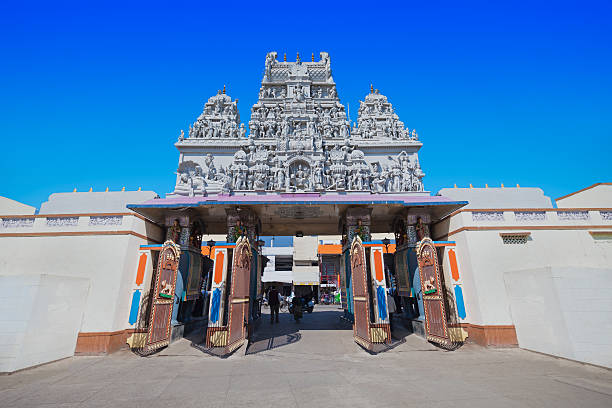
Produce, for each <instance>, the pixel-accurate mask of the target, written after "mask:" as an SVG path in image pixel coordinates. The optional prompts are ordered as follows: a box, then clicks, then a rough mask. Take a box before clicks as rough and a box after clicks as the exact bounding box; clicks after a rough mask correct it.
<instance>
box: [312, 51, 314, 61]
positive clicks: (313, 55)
mask: <svg viewBox="0 0 612 408" xmlns="http://www.w3.org/2000/svg"><path fill="white" fill-rule="evenodd" d="M312 62H314V52H313V53H312Z"/></svg>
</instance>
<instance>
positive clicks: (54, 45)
mask: <svg viewBox="0 0 612 408" xmlns="http://www.w3.org/2000/svg"><path fill="white" fill-rule="evenodd" d="M245 4H250V6H247V5H244V6H243V5H241V4H240V3H239V2H224V1H214V2H213V1H211V2H205V1H201V2H193V3H184V2H163V3H157V2H152V1H147V2H143V3H140V4H136V3H135V2H119V3H115V4H112V3H111V2H96V3H94V2H83V1H82V2H78V3H77V2H75V3H65V2H41V3H36V2H4V3H3V5H2V6H0V7H1V8H0V58H1V63H0V96H1V97H0V136H1V138H2V160H1V161H0V171H1V174H2V176H1V179H0V195H3V196H7V197H10V198H13V199H16V200H19V201H22V202H25V203H27V204H30V205H34V206H37V207H38V206H40V203H41V202H42V201H45V200H46V198H47V197H48V195H49V194H50V193H53V192H60V191H72V189H73V188H75V187H76V188H77V189H78V190H87V189H89V187H93V188H94V190H97V191H101V190H104V189H105V188H106V187H107V186H108V187H110V189H111V190H119V189H121V187H122V186H125V187H126V188H128V189H136V188H138V187H139V186H141V187H142V188H143V189H148V190H154V191H156V192H158V193H159V194H160V195H162V196H163V195H164V194H165V193H166V192H169V191H171V189H172V188H173V183H174V180H175V179H174V175H173V172H174V171H175V169H176V166H177V161H178V152H177V151H176V149H175V148H174V146H173V143H174V142H175V141H176V139H177V136H178V134H179V131H180V129H187V128H188V126H189V123H191V122H193V121H194V120H195V118H196V117H197V116H198V114H199V113H200V112H201V110H202V107H203V104H204V102H205V101H206V99H207V98H208V97H209V96H211V95H213V94H214V93H215V92H216V90H217V89H220V88H221V87H222V86H223V84H226V85H227V89H228V93H229V94H230V95H231V96H232V97H234V98H239V99H240V102H239V104H238V106H239V109H240V113H241V116H242V120H243V121H245V122H246V121H248V118H249V116H250V107H251V105H252V104H253V103H254V102H255V100H256V98H257V92H258V88H259V85H260V81H261V76H262V72H263V65H264V59H265V54H266V52H268V51H272V50H274V51H277V52H279V55H282V54H283V53H285V52H286V53H287V56H288V59H289V60H294V58H295V54H296V52H300V54H301V55H302V56H303V58H304V59H308V58H310V54H311V53H312V52H314V53H315V55H317V56H318V52H319V51H328V52H329V53H330V55H331V59H332V69H333V74H334V79H335V80H336V82H337V84H338V90H339V95H340V97H341V99H342V102H343V103H344V104H345V105H346V104H350V107H351V116H352V119H353V120H354V119H355V118H356V109H355V108H356V107H357V106H358V100H359V99H363V97H364V96H365V94H366V93H367V92H368V90H369V85H370V82H373V83H374V86H375V87H376V88H379V89H380V90H381V92H382V93H384V94H385V95H387V96H388V97H389V99H390V101H391V102H392V103H393V104H394V106H395V108H396V111H397V112H398V114H399V115H400V118H401V119H402V120H403V121H404V122H405V123H406V125H407V126H409V127H410V128H413V127H414V128H416V129H417V131H418V132H419V136H420V138H421V140H422V141H423V142H424V147H423V148H422V149H421V153H420V160H421V164H422V166H423V168H424V170H425V172H426V173H427V176H426V178H425V186H426V188H427V189H429V190H431V191H432V192H434V193H435V192H436V191H438V189H440V188H442V187H447V186H448V187H450V186H452V185H453V183H457V185H459V186H467V185H468V184H469V183H473V184H474V186H484V184H485V183H488V184H489V185H490V186H495V185H499V184H500V183H504V184H506V185H515V184H516V183H520V184H521V186H538V187H542V188H543V189H544V191H545V193H546V194H547V195H550V196H551V197H553V198H555V197H558V196H561V195H564V194H567V193H569V192H572V191H575V190H578V189H580V188H583V187H585V186H588V185H591V184H593V183H595V182H601V181H608V182H609V181H612V171H611V170H612V159H611V153H612V141H611V140H612V98H611V95H612V41H611V40H612V35H611V34H612V29H611V24H610V21H611V17H612V8H611V6H610V4H612V3H611V2H609V1H608V2H599V3H596V2H588V1H580V2H578V1H576V2H564V1H555V2H533V1H530V2H524V3H517V2H496V1H486V2H456V1H453V2H440V1H427V2H423V1H420V2H397V3H392V2H384V1H378V2H376V1H375V2H367V3H359V2H350V3H347V4H345V5H337V4H336V3H335V2H332V1H326V2H316V1H308V2H299V1H297V2H296V1H283V2H279V3H274V2H272V1H265V2H248V3H245ZM219 5H220V6H219Z"/></svg>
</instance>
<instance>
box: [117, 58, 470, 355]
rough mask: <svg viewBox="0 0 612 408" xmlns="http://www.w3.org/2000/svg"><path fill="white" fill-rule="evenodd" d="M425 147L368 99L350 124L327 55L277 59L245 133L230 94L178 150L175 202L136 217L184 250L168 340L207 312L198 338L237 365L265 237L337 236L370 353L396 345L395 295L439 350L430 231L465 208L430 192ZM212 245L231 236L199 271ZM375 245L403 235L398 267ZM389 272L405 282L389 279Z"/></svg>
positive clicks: (211, 105)
mask: <svg viewBox="0 0 612 408" xmlns="http://www.w3.org/2000/svg"><path fill="white" fill-rule="evenodd" d="M422 145H423V144H422V143H421V142H420V141H419V139H418V135H417V133H416V131H415V130H414V129H409V128H407V127H405V125H404V123H403V122H402V121H400V120H399V117H398V115H397V114H396V113H395V110H394V108H393V106H392V104H391V103H390V102H389V100H388V99H387V97H386V96H384V95H382V94H381V93H380V92H379V91H378V90H376V89H374V88H373V87H372V86H371V87H370V92H369V93H368V94H367V95H366V96H365V98H364V100H363V101H360V106H359V109H358V114H357V122H351V120H350V117H349V116H348V115H347V111H346V110H345V107H344V105H343V104H342V103H341V102H340V98H339V96H338V92H337V89H336V83H335V81H334V78H333V76H332V70H331V60H330V57H329V54H327V53H325V52H322V53H320V58H319V60H318V61H315V58H314V55H313V57H312V61H301V60H300V59H299V58H298V59H297V60H296V61H294V62H289V61H286V60H283V61H280V60H278V59H277V53H275V52H270V53H268V54H267V56H266V61H265V70H264V75H263V78H262V81H261V86H260V90H259V98H258V100H257V102H256V103H255V104H254V105H253V107H252V109H251V116H250V120H249V122H248V134H247V127H246V126H245V124H244V123H241V122H240V115H239V113H238V106H237V100H234V99H232V98H231V97H230V96H229V95H227V93H226V90H225V88H224V89H223V90H222V91H221V90H220V91H219V92H218V93H217V94H216V95H214V96H212V97H211V98H209V99H208V101H207V102H206V103H205V105H204V109H203V111H202V114H201V115H200V116H199V117H198V118H197V120H196V121H195V122H194V123H193V124H192V125H191V126H190V128H189V132H188V135H187V136H185V134H184V132H181V135H180V136H179V139H178V141H177V142H176V144H175V146H176V147H177V149H178V150H179V153H180V155H179V163H178V166H177V171H176V179H175V186H174V190H173V191H172V192H171V193H169V194H167V195H166V198H158V199H154V200H150V201H148V202H145V203H139V204H134V205H129V206H128V207H129V208H131V209H132V210H134V211H136V212H138V213H140V214H141V215H143V216H144V217H147V218H148V219H150V220H152V221H155V222H156V223H158V224H160V225H163V226H165V227H166V228H167V229H168V240H169V241H172V242H174V243H175V244H177V245H179V246H180V262H179V267H178V272H179V273H177V281H176V284H175V288H174V291H175V292H174V295H173V296H174V302H173V303H172V305H171V306H159V307H157V306H156V307H157V308H158V309H159V310H161V308H164V307H165V308H170V309H171V316H172V319H171V321H172V327H173V328H175V327H178V326H179V325H181V324H182V325H184V328H185V330H187V329H188V327H191V328H193V327H196V326H197V325H196V324H195V323H194V316H195V315H194V314H193V313H192V312H193V310H194V308H195V305H196V304H197V305H198V307H199V305H205V308H206V311H205V313H204V315H205V316H206V317H207V319H202V320H201V322H202V324H203V325H202V327H201V328H198V330H202V332H205V347H208V348H210V349H219V350H221V354H227V353H230V352H232V351H233V350H235V349H236V348H237V347H240V345H241V344H243V343H244V341H245V339H247V338H248V336H249V334H250V333H252V332H253V331H254V330H256V326H257V321H258V319H259V315H260V307H261V296H262V285H261V271H262V269H263V268H262V263H263V262H264V261H265V260H264V259H263V257H262V254H261V244H260V243H259V237H260V236H261V235H291V236H293V235H299V234H301V235H304V236H307V235H335V236H340V237H341V238H342V241H341V257H340V262H339V263H340V265H341V268H340V271H339V281H340V282H339V284H340V289H341V291H342V303H343V307H344V310H345V313H344V315H345V317H346V319H347V320H349V321H351V322H352V323H353V325H354V333H355V341H356V342H358V343H359V344H360V345H362V346H363V347H364V348H366V349H368V350H374V349H375V348H376V347H375V345H377V344H387V343H388V342H390V341H391V336H390V330H389V323H390V321H389V315H388V307H387V301H386V290H387V289H388V288H389V286H388V285H390V287H391V288H392V289H394V290H397V292H398V293H399V296H401V297H402V299H404V298H406V299H411V301H410V302H412V303H411V305H412V306H413V309H414V312H415V313H414V314H413V315H411V316H409V317H410V319H413V320H414V324H415V325H417V324H418V322H421V324H423V322H424V324H425V325H426V329H427V336H428V339H429V340H430V341H436V342H440V343H443V342H444V341H446V340H447V339H448V330H447V329H448V328H447V326H446V319H447V316H446V313H447V309H445V307H444V293H445V290H444V285H443V284H442V280H441V276H440V272H439V264H438V262H437V260H436V253H435V248H434V249H433V252H432V251H431V250H430V249H428V248H430V245H429V244H428V243H427V242H425V241H424V240H425V239H426V238H427V237H429V225H431V223H432V222H436V221H438V220H440V219H441V218H443V217H445V216H446V215H448V214H450V213H451V212H452V211H455V210H457V209H458V208H460V207H462V206H463V205H465V204H466V203H465V202H455V201H452V200H450V199H447V198H445V197H441V196H431V195H430V193H429V192H428V191H425V188H424V185H423V178H424V176H425V173H424V172H423V171H422V169H421V164H420V162H419V158H418V151H419V149H420V148H421V147H422ZM203 233H206V234H213V235H214V234H222V235H223V236H225V237H226V238H225V242H222V243H215V244H214V245H212V244H211V245H210V246H208V247H207V250H208V252H207V256H208V257H210V258H211V259H212V260H213V261H214V264H213V265H212V270H210V271H205V270H204V267H203V265H205V262H204V259H203V258H202V248H203V247H202V244H201V236H202V234H203ZM373 233H394V234H395V241H396V242H395V244H396V247H397V252H396V256H395V258H391V259H389V255H388V254H387V255H385V252H388V251H387V248H384V247H383V244H381V243H380V242H374V241H372V238H371V237H372V234H373ZM417 258H418V260H417ZM390 269H393V270H394V271H395V275H397V278H394V279H393V280H391V279H390V278H389V272H388V270H390ZM421 275H422V276H421ZM416 277H420V279H417V278H416ZM432 277H433V280H431V278H432ZM391 282H392V283H391ZM421 283H422V285H421ZM415 288H416V289H415ZM202 293H204V295H203V294H202ZM204 297H205V299H204ZM160 302H161V301H160ZM160 302H158V304H160V305H163V304H164V303H160ZM204 320H205V322H204ZM149 330H153V329H152V328H151V327H149ZM155 330H157V329H155ZM152 338H153V337H152ZM163 341H165V340H163ZM160 344H161V343H160Z"/></svg>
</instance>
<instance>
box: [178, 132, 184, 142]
mask: <svg viewBox="0 0 612 408" xmlns="http://www.w3.org/2000/svg"><path fill="white" fill-rule="evenodd" d="M184 139H185V132H184V131H183V129H181V134H180V135H179V142H182V141H183V140H184Z"/></svg>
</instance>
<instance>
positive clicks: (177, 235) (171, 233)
mask: <svg viewBox="0 0 612 408" xmlns="http://www.w3.org/2000/svg"><path fill="white" fill-rule="evenodd" d="M168 239H169V240H170V241H172V242H174V243H175V244H180V240H181V225H180V224H179V220H174V223H173V224H172V226H171V227H170V228H168Z"/></svg>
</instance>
